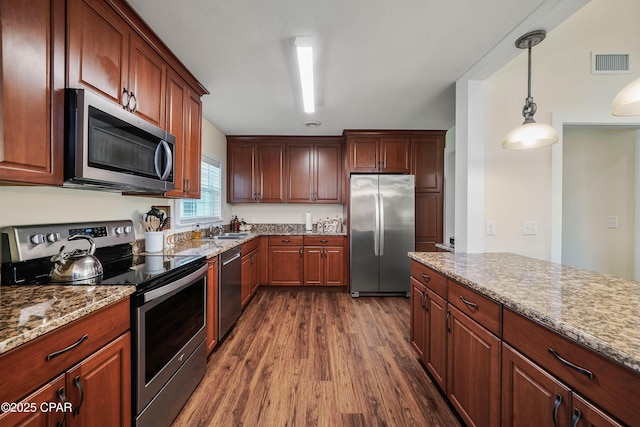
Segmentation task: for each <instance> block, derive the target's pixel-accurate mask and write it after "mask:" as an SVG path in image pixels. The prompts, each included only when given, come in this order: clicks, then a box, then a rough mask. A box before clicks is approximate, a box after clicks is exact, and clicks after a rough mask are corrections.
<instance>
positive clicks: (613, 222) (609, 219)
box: [607, 215, 618, 228]
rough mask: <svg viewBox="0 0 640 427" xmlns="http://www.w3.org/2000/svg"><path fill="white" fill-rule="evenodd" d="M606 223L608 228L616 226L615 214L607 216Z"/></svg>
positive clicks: (616, 218)
mask: <svg viewBox="0 0 640 427" xmlns="http://www.w3.org/2000/svg"><path fill="white" fill-rule="evenodd" d="M607 223H608V224H609V228H618V217H617V216H616V215H609V216H608V217H607Z"/></svg>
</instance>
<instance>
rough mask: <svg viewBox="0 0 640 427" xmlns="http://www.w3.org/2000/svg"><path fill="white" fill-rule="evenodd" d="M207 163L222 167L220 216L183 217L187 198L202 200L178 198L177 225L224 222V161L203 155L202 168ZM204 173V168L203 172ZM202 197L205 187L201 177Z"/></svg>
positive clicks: (219, 196) (219, 198) (219, 195)
mask: <svg viewBox="0 0 640 427" xmlns="http://www.w3.org/2000/svg"><path fill="white" fill-rule="evenodd" d="M203 163H206V164H208V165H209V166H213V167H218V168H219V169H220V188H219V189H218V190H219V191H218V202H219V206H220V217H219V218H218V217H215V216H209V217H196V218H194V217H183V216H182V204H183V203H184V202H185V201H187V200H196V201H197V200H200V199H179V200H177V203H176V206H175V210H176V214H175V219H176V226H178V227H186V226H193V225H196V224H200V225H202V224H222V214H223V206H222V204H223V200H222V198H223V188H224V163H223V162H221V161H220V160H218V159H216V158H213V157H208V156H202V158H201V160H200V164H201V168H202V164H203ZM200 173H201V174H202V169H201V172H200ZM200 193H201V195H200V198H202V193H203V189H202V179H201V183H200Z"/></svg>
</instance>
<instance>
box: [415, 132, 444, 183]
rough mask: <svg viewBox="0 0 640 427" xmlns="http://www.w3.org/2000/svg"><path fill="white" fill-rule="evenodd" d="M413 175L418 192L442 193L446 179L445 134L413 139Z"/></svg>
mask: <svg viewBox="0 0 640 427" xmlns="http://www.w3.org/2000/svg"><path fill="white" fill-rule="evenodd" d="M411 173H412V174H413V175H415V177H416V192H418V193H421V192H442V189H443V180H444V179H443V178H444V132H437V133H434V135H433V136H428V137H420V138H412V140H411Z"/></svg>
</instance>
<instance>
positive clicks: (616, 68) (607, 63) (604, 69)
mask: <svg viewBox="0 0 640 427" xmlns="http://www.w3.org/2000/svg"><path fill="white" fill-rule="evenodd" d="M630 73H631V67H630V65H629V54H628V53H593V52H591V74H630Z"/></svg>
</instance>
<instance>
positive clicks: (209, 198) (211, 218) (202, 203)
mask: <svg viewBox="0 0 640 427" xmlns="http://www.w3.org/2000/svg"><path fill="white" fill-rule="evenodd" d="M178 210H179V212H178V216H179V219H178V221H179V223H180V224H195V223H197V222H215V221H220V220H221V219H222V168H221V166H220V162H217V161H215V160H211V159H208V158H203V160H202V163H201V172H200V198H199V199H183V200H180V207H179V209H178Z"/></svg>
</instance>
